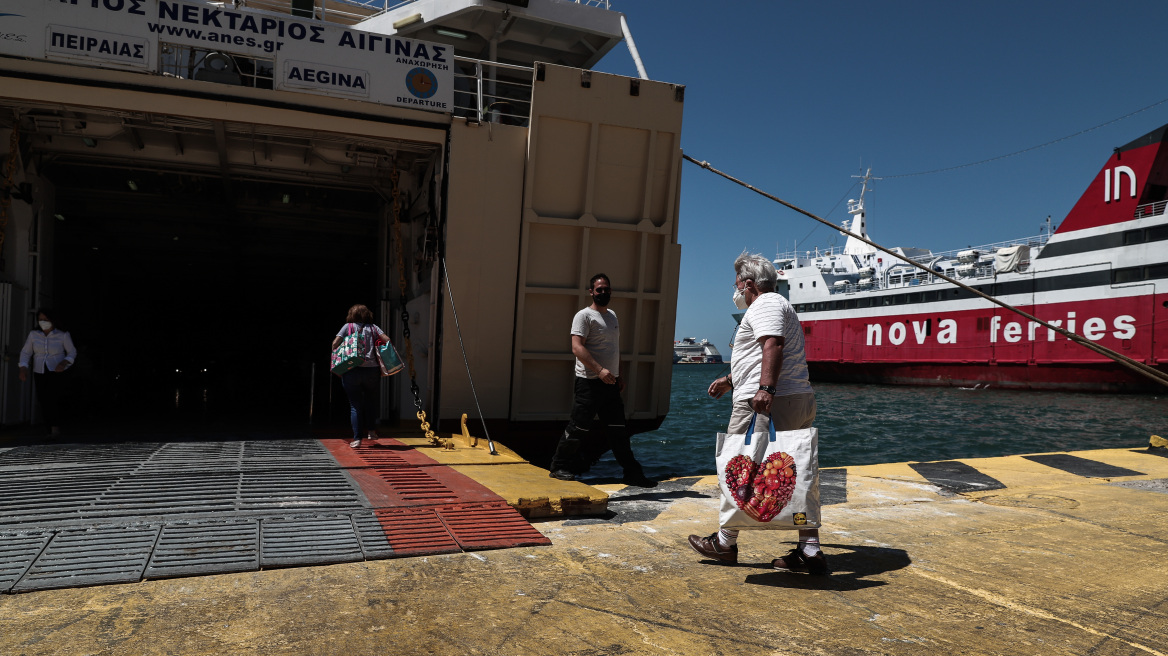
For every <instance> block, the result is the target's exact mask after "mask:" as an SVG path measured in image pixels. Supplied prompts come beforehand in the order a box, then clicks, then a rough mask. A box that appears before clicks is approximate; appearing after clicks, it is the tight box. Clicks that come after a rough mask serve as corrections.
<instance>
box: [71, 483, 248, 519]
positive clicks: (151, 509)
mask: <svg viewBox="0 0 1168 656" xmlns="http://www.w3.org/2000/svg"><path fill="white" fill-rule="evenodd" d="M238 488H239V474H234V473H223V474H213V473H199V474H187V473H170V474H161V473H159V474H150V475H145V476H132V477H126V478H123V479H121V480H119V481H118V482H117V483H115V484H114V485H113V486H111V487H110V489H109V490H108V491H107V492H105V493H104V494H102V495H101V496H100V497H98V498H97V499H95V500H94V502H93V504H92V507H91V508H89V509H87V512H86V513H85V515H86V516H87V517H108V516H121V517H126V516H138V515H165V514H171V513H178V512H217V511H218V512H224V511H229V510H234V509H235V497H236V490H237V489H238Z"/></svg>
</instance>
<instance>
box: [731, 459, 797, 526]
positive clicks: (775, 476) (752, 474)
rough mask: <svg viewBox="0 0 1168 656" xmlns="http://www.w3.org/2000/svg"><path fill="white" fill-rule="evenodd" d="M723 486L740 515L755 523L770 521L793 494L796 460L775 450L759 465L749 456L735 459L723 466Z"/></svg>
mask: <svg viewBox="0 0 1168 656" xmlns="http://www.w3.org/2000/svg"><path fill="white" fill-rule="evenodd" d="M726 486H727V487H728V488H730V492H731V493H732V494H733V495H734V501H735V503H737V504H738V507H739V508H741V509H742V511H743V512H745V513H746V514H747V515H749V516H750V517H751V518H752V519H754V520H755V521H758V522H769V521H771V520H772V519H774V518H775V517H776V516H777V515H778V514H779V513H780V512H782V510H783V508H785V507H786V506H787V502H789V501H790V500H791V495H793V494H794V493H795V459H794V458H792V457H791V456H790V455H788V454H786V453H783V452H782V451H776V452H775V453H772V454H770V455H769V456H767V457H766V458H765V459H764V460H763V461H762V465H759V464H758V463H756V462H754V461H753V460H751V459H750V457H748V456H745V455H737V456H734V457H733V458H731V459H730V462H728V463H726Z"/></svg>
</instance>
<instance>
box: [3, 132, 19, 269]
mask: <svg viewBox="0 0 1168 656" xmlns="http://www.w3.org/2000/svg"><path fill="white" fill-rule="evenodd" d="M19 154H20V117H19V116H17V117H16V121H14V122H13V124H12V135H11V138H10V140H9V143H8V161H7V162H4V190H5V191H7V192H11V190H12V189H13V184H12V178H13V176H15V175H16V158H17V156H18V155H19ZM11 206H12V196H11V193H5V194H3V195H2V196H0V253H3V252H4V239H5V237H6V236H7V234H8V209H9V208H10V207H11Z"/></svg>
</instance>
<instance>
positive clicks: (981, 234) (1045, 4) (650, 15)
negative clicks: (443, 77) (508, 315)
mask: <svg viewBox="0 0 1168 656" xmlns="http://www.w3.org/2000/svg"><path fill="white" fill-rule="evenodd" d="M613 9H615V10H618V11H621V12H623V13H625V15H626V16H627V17H628V22H629V27H630V29H631V31H632V33H633V38H634V39H635V41H636V44H637V47H638V49H639V50H640V53H641V58H642V60H643V61H644V63H645V67H646V69H647V71H648V74H649V77H650V78H652V79H655V80H662V81H666V82H674V83H678V84H684V85H686V95H685V115H684V126H683V130H682V140H681V145H682V149H683V151H684V152H685V153H686V154H687V155H690V156H692V157H695V158H697V159H700V160H707V161H709V162H710V164H711V165H713V166H715V167H717V168H720V169H722V170H724V171H726V172H728V173H730V174H731V175H736V176H738V177H741V178H744V179H746V180H747V181H748V182H751V183H752V184H754V185H756V186H758V187H760V188H762V189H764V190H766V191H769V192H770V193H773V194H775V195H777V196H779V197H780V198H783V199H784V200H787V201H788V202H791V203H794V204H796V205H798V206H800V207H803V208H804V209H806V210H808V211H810V212H813V213H815V214H818V215H820V216H824V217H825V218H828V219H829V220H831V221H832V222H833V223H835V224H837V225H838V224H839V223H840V222H841V221H842V220H843V219H845V218H847V212H846V203H844V202H840V201H841V199H844V200H846V199H847V198H854V197H856V196H857V195H858V193H859V188H858V187H857V188H856V189H854V190H852V192H851V193H850V194H849V193H848V191H849V189H850V188H851V187H852V185H853V183H855V180H854V179H853V178H852V177H851V176H852V175H856V174H858V173H860V172H861V170H862V168H867V167H871V168H872V172H873V175H875V176H882V177H884V178H885V179H884V180H883V181H879V182H876V183H875V187H874V191H872V192H870V193H869V195H868V197H867V206H868V230H869V234H870V236H871V237H872V239H873V240H875V241H876V242H877V243H880V244H883V245H885V246H889V247H893V246H916V247H923V248H930V249H932V250H934V251H941V250H949V249H953V248H963V247H965V246H969V245H978V244H982V243H990V242H995V241H1004V240H1007V239H1013V238H1017V237H1025V236H1030V235H1037V234H1038V233H1039V227H1040V225H1041V224H1042V223H1043V221H1044V220H1045V218H1046V217H1047V215H1050V216H1051V217H1052V220H1053V221H1054V222H1055V223H1056V224H1057V223H1059V222H1061V221H1062V219H1063V217H1065V216H1066V213H1067V212H1068V211H1069V210H1070V208H1071V206H1072V205H1074V203H1075V202H1076V201H1077V200H1078V198H1079V196H1080V195H1081V194H1082V193H1083V190H1084V189H1086V187H1087V185H1088V183H1089V182H1090V181H1091V180H1092V178H1093V177H1094V176H1095V174H1096V173H1097V172H1098V171H1099V170H1100V169H1101V168H1102V166H1103V164H1104V163H1105V162H1106V160H1107V158H1108V157H1109V155H1110V154H1111V151H1112V149H1113V148H1115V147H1117V146H1121V145H1123V144H1125V143H1127V142H1129V141H1131V140H1132V139H1135V138H1136V137H1139V136H1141V135H1143V134H1145V133H1146V132H1149V131H1151V130H1154V129H1156V128H1158V127H1160V126H1161V125H1163V124H1165V123H1168V102H1166V103H1164V104H1161V105H1158V106H1156V107H1154V108H1152V109H1150V110H1147V111H1144V112H1141V113H1139V114H1136V115H1135V116H1132V117H1130V118H1126V119H1124V120H1121V121H1118V122H1115V123H1112V124H1110V125H1107V126H1105V127H1102V128H1099V129H1097V130H1094V131H1091V132H1088V133H1086V134H1083V135H1080V136H1076V137H1074V138H1070V139H1066V140H1064V141H1060V142H1058V143H1056V144H1054V145H1051V146H1047V147H1044V148H1040V149H1037V150H1033V151H1030V152H1027V153H1023V154H1019V155H1016V156H1013V157H1008V158H1005V159H999V160H996V161H992V162H989V163H985V164H980V165H977V166H969V167H964V168H959V169H956V170H952V171H947V172H942V173H934V174H929V175H915V176H906V174H912V173H918V172H923V171H933V170H936V169H942V168H947V167H955V166H960V165H964V164H969V163H973V162H978V161H982V160H986V159H990V158H996V157H999V156H1002V155H1007V154H1010V153H1015V152H1017V151H1021V150H1024V149H1028V148H1031V147H1033V146H1037V145H1039V144H1044V143H1047V142H1050V141H1054V140H1057V139H1061V138H1063V137H1067V136H1069V135H1073V134H1076V133H1079V132H1081V131H1083V130H1087V129H1089V128H1092V127H1095V126H1098V125H1100V124H1103V123H1106V122H1108V121H1112V120H1114V119H1117V118H1119V117H1121V116H1124V115H1126V114H1130V113H1132V112H1135V111H1137V110H1140V109H1142V108H1144V107H1147V106H1149V105H1153V104H1155V103H1158V102H1160V101H1163V100H1166V99H1168V84H1164V62H1165V55H1164V48H1165V46H1164V45H1163V39H1162V38H1161V37H1160V36H1159V35H1160V33H1161V32H1162V31H1163V27H1164V26H1165V25H1168V3H1165V2H1163V1H1158V2H1150V1H1139V2H1127V3H1103V2H1083V1H1070V2H1065V1H1064V2H1049V1H1046V0H1040V1H1039V0H1034V1H1024V2H1017V1H1015V2H1001V1H993V0H991V1H986V2H978V3H955V2H871V1H868V2H850V1H849V2H823V3H794V2H780V1H778V0H771V1H766V2H762V1H745V2H696V1H693V0H673V1H669V2H665V1H653V2H650V1H639V2H638V1H636V0H614V1H613ZM596 69H597V70H600V71H604V72H609V73H619V74H622V75H630V76H636V74H637V72H636V68H635V66H634V64H633V61H632V58H631V56H630V55H629V53H628V50H627V48H625V46H624V45H623V44H622V45H620V46H617V48H615V49H614V50H613V51H612V52H610V53H609V54H608V55H607V56H606V57H605V58H604V59H603V60H602V61H601V62H600V64H599V65H598V66H596ZM894 176H906V177H894ZM837 203H838V205H837ZM829 213H830V214H829ZM818 225H819V224H817V223H815V222H814V221H812V220H811V219H808V218H806V217H804V216H802V215H799V214H797V213H795V212H793V211H791V210H788V209H786V208H784V207H782V206H780V205H778V204H775V203H773V202H771V201H768V200H766V199H764V198H762V197H761V196H757V195H755V194H753V193H752V192H749V191H747V190H745V189H743V188H741V187H738V186H737V185H734V184H732V183H730V182H727V181H725V180H722V179H721V178H718V177H716V176H714V175H713V174H711V173H709V172H706V171H703V170H701V169H699V168H698V167H696V166H694V165H692V164H688V163H687V164H684V165H683V170H682V194H681V218H680V232H679V241H680V242H681V244H682V264H681V281H680V290H679V294H678V312H677V326H676V331H675V335H676V336H677V337H682V336H696V337H707V338H709V339H710V340H711V341H714V342H715V343H716V344H717V345H718V346H719V348H720V349H721V350H722V352H723V354H728V352H729V351H728V349H726V348H725V345H726V344H727V343H728V342H729V339H730V333H731V330H732V328H733V325H734V321H733V319H732V318H731V317H730V313H731V311H733V305H732V303H731V302H730V284H729V283H731V282H732V281H733V268H732V263H733V260H734V258H735V257H736V256H737V255H738V254H739V253H740V252H742V250H743V249H749V250H751V251H754V252H761V253H763V254H765V255H768V256H770V257H773V256H774V255H775V253H776V251H777V250H779V249H780V248H783V249H784V250H786V249H789V248H790V247H791V244H792V243H793V242H796V241H797V242H798V243H799V244H800V248H801V249H802V248H804V247H807V248H813V247H815V246H827V245H831V244H832V242H833V240H834V241H835V243H838V244H841V245H842V243H843V238H842V237H840V236H838V233H835V232H833V231H831V230H829V229H827V228H826V227H823V226H819V227H818V228H817V227H816V226H818Z"/></svg>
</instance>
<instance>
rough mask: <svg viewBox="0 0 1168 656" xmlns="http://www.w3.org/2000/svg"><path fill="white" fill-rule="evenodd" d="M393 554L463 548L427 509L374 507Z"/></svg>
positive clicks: (441, 551)
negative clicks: (381, 508) (384, 508)
mask: <svg viewBox="0 0 1168 656" xmlns="http://www.w3.org/2000/svg"><path fill="white" fill-rule="evenodd" d="M374 512H375V514H376V515H377V519H378V521H380V522H381V528H382V530H383V531H385V537H386V538H387V539H388V540H389V544H390V546H391V547H392V548H393V552H394V555H396V556H415V555H419V554H435V553H455V552H458V551H462V549H460V548H459V546H458V542H457V541H456V540H455V539H454V536H453V535H451V534H450V531H447V530H446V525H445V524H443V523H442V520H441V519H439V518H438V515H437V514H435V512H434V511H433V510H430V509H404V510H377V511H374Z"/></svg>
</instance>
